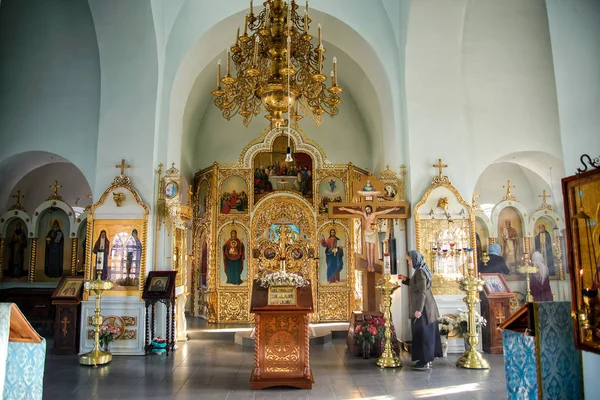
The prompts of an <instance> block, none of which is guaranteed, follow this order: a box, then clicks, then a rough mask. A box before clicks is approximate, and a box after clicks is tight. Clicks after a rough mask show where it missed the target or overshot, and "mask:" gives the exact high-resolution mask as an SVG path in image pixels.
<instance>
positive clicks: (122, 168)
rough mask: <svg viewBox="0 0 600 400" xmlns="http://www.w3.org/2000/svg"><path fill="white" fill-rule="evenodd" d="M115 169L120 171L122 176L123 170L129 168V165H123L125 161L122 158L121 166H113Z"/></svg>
mask: <svg viewBox="0 0 600 400" xmlns="http://www.w3.org/2000/svg"><path fill="white" fill-rule="evenodd" d="M115 168H119V169H120V170H121V175H123V172H124V171H125V168H131V165H128V164H125V159H124V158H123V159H122V160H121V164H117V165H115Z"/></svg>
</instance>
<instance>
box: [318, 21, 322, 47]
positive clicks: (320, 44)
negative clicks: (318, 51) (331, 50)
mask: <svg viewBox="0 0 600 400" xmlns="http://www.w3.org/2000/svg"><path fill="white" fill-rule="evenodd" d="M319 47H323V36H322V34H321V24H319Z"/></svg>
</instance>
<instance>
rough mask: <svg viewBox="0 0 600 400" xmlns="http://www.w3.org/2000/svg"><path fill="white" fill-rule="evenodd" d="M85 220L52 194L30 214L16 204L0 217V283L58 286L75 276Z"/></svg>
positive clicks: (80, 263) (78, 267)
mask: <svg viewBox="0 0 600 400" xmlns="http://www.w3.org/2000/svg"><path fill="white" fill-rule="evenodd" d="M86 220H87V213H82V214H80V215H79V216H76V213H75V211H74V210H73V209H72V208H71V206H69V205H68V204H67V203H65V202H64V201H62V199H61V197H60V196H59V195H58V194H56V193H55V194H53V195H51V196H50V197H49V198H48V200H46V201H44V202H43V203H42V204H40V205H39V206H38V207H37V208H36V209H35V211H34V212H33V214H32V215H29V214H28V213H27V211H26V210H24V209H23V207H22V206H21V205H20V203H19V202H18V201H17V203H16V204H15V205H14V206H13V207H11V209H10V210H9V211H6V212H5V213H3V214H2V215H0V266H1V269H0V281H2V282H15V283H16V282H29V283H34V282H44V283H58V282H59V281H60V279H61V278H62V277H63V276H66V275H77V274H78V272H79V269H80V267H81V265H82V261H81V258H82V252H81V247H80V246H81V242H82V238H84V237H85V226H86V223H87V221H86ZM82 230H83V236H82V234H81V232H82Z"/></svg>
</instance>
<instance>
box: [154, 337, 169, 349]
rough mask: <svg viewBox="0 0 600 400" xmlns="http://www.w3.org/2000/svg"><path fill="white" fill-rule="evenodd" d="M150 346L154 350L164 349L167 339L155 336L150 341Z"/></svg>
mask: <svg viewBox="0 0 600 400" xmlns="http://www.w3.org/2000/svg"><path fill="white" fill-rule="evenodd" d="M152 346H154V347H156V348H165V347H167V339H166V338H164V337H162V336H156V337H154V339H152Z"/></svg>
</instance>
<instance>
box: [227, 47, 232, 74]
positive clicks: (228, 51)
mask: <svg viewBox="0 0 600 400" xmlns="http://www.w3.org/2000/svg"><path fill="white" fill-rule="evenodd" d="M229 55H230V50H229V49H227V76H229V60H230V59H231V57H229Z"/></svg>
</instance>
